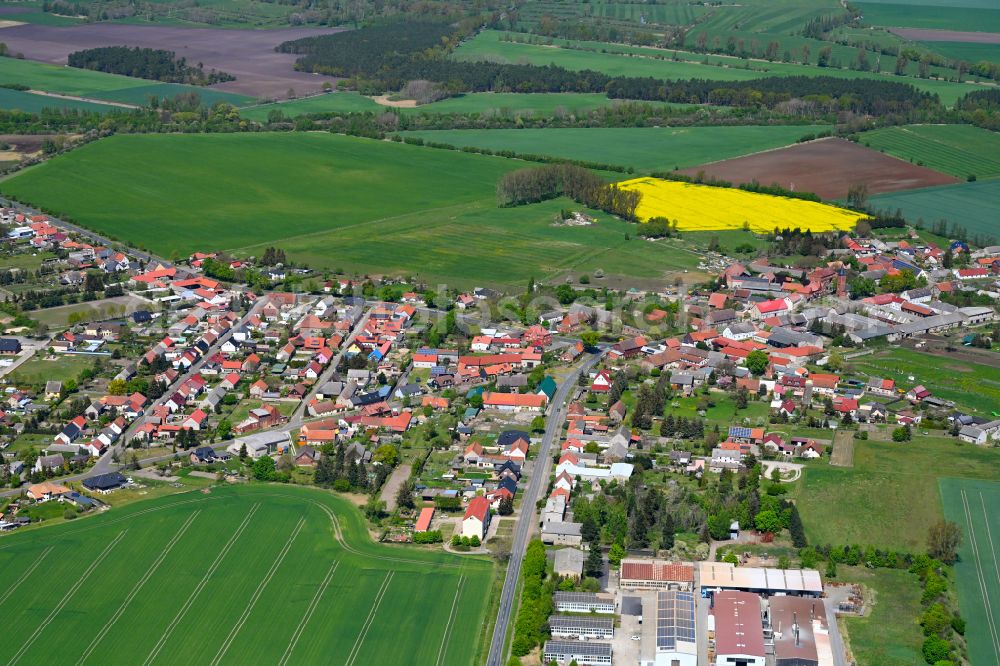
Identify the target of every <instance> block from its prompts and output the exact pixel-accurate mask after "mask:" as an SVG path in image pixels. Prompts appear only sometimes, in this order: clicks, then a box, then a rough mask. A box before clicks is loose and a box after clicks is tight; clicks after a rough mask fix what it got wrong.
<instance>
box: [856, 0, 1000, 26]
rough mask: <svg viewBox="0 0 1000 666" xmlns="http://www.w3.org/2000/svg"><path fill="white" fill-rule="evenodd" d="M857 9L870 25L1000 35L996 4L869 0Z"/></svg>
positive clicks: (977, 0)
mask: <svg viewBox="0 0 1000 666" xmlns="http://www.w3.org/2000/svg"><path fill="white" fill-rule="evenodd" d="M857 7H858V8H859V9H860V10H861V13H862V15H863V16H864V22H865V23H866V24H868V25H881V26H886V27H890V28H921V29H923V30H964V31H967V32H1000V9H998V8H997V4H996V3H995V2H993V0H973V1H969V0H965V1H963V2H955V3H952V2H947V0H935V1H934V2H921V1H919V0H916V1H915V0H910V1H908V2H878V1H877V0H865V1H863V2H859V3H857Z"/></svg>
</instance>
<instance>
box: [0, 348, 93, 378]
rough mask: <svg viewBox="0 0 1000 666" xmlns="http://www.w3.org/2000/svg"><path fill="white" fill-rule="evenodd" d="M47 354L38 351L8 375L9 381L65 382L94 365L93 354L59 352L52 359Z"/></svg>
mask: <svg viewBox="0 0 1000 666" xmlns="http://www.w3.org/2000/svg"><path fill="white" fill-rule="evenodd" d="M39 354H41V356H42V357H39ZM46 356H47V354H46V352H44V351H43V352H39V353H36V354H35V356H33V357H31V358H30V359H28V360H27V361H25V362H24V363H22V364H21V365H19V366H18V367H17V368H15V369H14V371H13V372H11V373H10V374H9V375H7V376H6V380H7V382H8V383H10V384H16V385H23V384H32V385H34V384H44V383H45V382H47V381H58V382H65V381H66V380H67V379H76V378H77V377H78V376H79V374H80V373H81V372H82V371H83V370H85V369H87V368H92V367H94V358H95V357H93V356H82V355H70V354H59V355H57V356H55V357H54V358H52V359H51V360H50V359H49V358H45V357H46Z"/></svg>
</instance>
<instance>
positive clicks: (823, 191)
mask: <svg viewBox="0 0 1000 666" xmlns="http://www.w3.org/2000/svg"><path fill="white" fill-rule="evenodd" d="M699 171H704V172H705V174H706V175H708V176H711V177H713V178H716V179H721V180H728V181H730V182H732V183H749V182H751V181H753V180H756V181H757V182H758V183H761V184H764V185H771V184H773V183H777V184H778V185H780V186H781V187H784V188H786V189H789V190H794V191H796V192H814V193H815V194H818V195H819V196H821V197H823V198H824V199H843V198H845V197H847V190H848V188H849V187H850V186H851V185H856V184H859V183H866V184H867V185H868V191H869V192H870V193H871V194H879V193H881V192H896V191H899V190H911V189H916V188H918V187H930V186H932V185H947V184H950V183H957V182H958V179H957V178H953V177H952V176H948V175H946V174H943V173H939V172H937V171H934V170H933V169H928V168H926V167H921V166H917V165H915V164H910V163H909V162H905V161H903V160H900V159H897V158H895V157H891V156H889V155H885V154H883V153H880V152H878V151H876V150H872V149H870V148H865V147H864V146H861V145H859V144H856V143H852V142H850V141H848V140H846V139H833V138H831V139H821V140H819V141H810V142H808V143H799V144H795V145H794V146H788V147H787V148H779V149H777V150H769V151H765V152H762V153H756V154H754V155H747V156H745V157H737V158H734V159H731V160H723V161H721V162H712V163H710V164H704V165H702V166H696V167H692V168H690V169H682V170H681V172H680V173H683V174H687V175H689V176H694V175H696V174H697V173H698V172H699Z"/></svg>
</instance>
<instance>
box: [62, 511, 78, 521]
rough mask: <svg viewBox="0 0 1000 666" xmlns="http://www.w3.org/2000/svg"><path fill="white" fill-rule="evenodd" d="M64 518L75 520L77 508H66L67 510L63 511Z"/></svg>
mask: <svg viewBox="0 0 1000 666" xmlns="http://www.w3.org/2000/svg"><path fill="white" fill-rule="evenodd" d="M63 518H65V519H66V520H73V519H74V518H76V509H66V511H65V512H64V513H63Z"/></svg>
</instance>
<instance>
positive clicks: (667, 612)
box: [656, 590, 695, 651]
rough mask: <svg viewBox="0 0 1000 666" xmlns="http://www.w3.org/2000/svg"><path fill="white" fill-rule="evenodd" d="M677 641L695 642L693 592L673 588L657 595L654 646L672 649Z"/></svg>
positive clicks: (660, 648) (675, 646) (659, 648)
mask: <svg viewBox="0 0 1000 666" xmlns="http://www.w3.org/2000/svg"><path fill="white" fill-rule="evenodd" d="M677 641H685V642H688V643H693V642H695V617H694V594H693V593H691V592H678V591H674V590H670V591H666V592H660V593H659V594H658V595H657V610H656V648H657V649H658V650H668V651H669V650H674V649H676V648H677Z"/></svg>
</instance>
